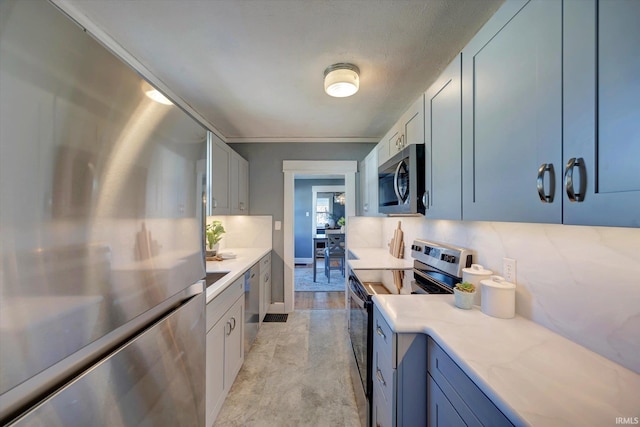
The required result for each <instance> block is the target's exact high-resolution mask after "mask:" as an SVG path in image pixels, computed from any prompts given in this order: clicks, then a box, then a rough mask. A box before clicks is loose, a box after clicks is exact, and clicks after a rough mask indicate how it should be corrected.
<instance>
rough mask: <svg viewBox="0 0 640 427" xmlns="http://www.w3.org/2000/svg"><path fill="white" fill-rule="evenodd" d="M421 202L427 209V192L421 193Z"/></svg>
mask: <svg viewBox="0 0 640 427" xmlns="http://www.w3.org/2000/svg"><path fill="white" fill-rule="evenodd" d="M422 204H423V205H424V208H425V209H429V192H428V191H425V192H424V194H423V195H422Z"/></svg>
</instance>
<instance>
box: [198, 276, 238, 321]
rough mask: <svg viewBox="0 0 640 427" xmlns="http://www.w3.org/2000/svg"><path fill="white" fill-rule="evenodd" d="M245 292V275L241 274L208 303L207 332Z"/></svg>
mask: <svg viewBox="0 0 640 427" xmlns="http://www.w3.org/2000/svg"><path fill="white" fill-rule="evenodd" d="M243 293H244V276H241V277H239V278H238V279H237V280H236V281H235V282H233V283H232V284H231V285H229V286H228V287H227V289H225V290H224V291H222V292H221V293H220V295H218V296H217V297H215V298H214V299H212V300H211V302H209V304H207V332H208V331H209V330H210V329H211V328H213V325H215V324H216V323H217V322H218V320H220V318H221V317H222V315H224V313H226V312H227V310H229V308H231V306H232V305H233V304H234V303H235V302H236V300H237V299H238V298H239V297H240V296H241V295H242V294H243Z"/></svg>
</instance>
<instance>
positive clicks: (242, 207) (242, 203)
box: [240, 202, 244, 211]
mask: <svg viewBox="0 0 640 427" xmlns="http://www.w3.org/2000/svg"><path fill="white" fill-rule="evenodd" d="M240 210H241V211H243V210H244V202H240Z"/></svg>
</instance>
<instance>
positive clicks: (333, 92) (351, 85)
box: [324, 63, 360, 98]
mask: <svg viewBox="0 0 640 427" xmlns="http://www.w3.org/2000/svg"><path fill="white" fill-rule="evenodd" d="M359 73H360V70H359V69H358V67H356V66H355V65H353V64H347V63H338V64H333V65H331V66H329V67H327V69H326V70H324V91H325V92H327V95H330V96H335V97H336V98H344V97H346V96H351V95H353V94H354V93H356V92H357V91H358V89H359V88H360V77H359V75H358V74H359Z"/></svg>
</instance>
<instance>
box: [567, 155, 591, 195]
mask: <svg viewBox="0 0 640 427" xmlns="http://www.w3.org/2000/svg"><path fill="white" fill-rule="evenodd" d="M576 166H577V167H578V169H579V185H580V189H579V190H580V192H579V193H577V192H576V189H575V183H574V181H573V170H574V169H575V167H576ZM584 166H585V165H584V159H583V158H582V157H578V158H576V157H572V158H570V159H569V161H568V162H567V167H566V168H565V170H564V187H565V190H566V192H567V197H568V198H569V201H570V202H582V201H583V200H584V195H585V193H586V190H587V183H586V175H587V174H586V171H585V168H584Z"/></svg>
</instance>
